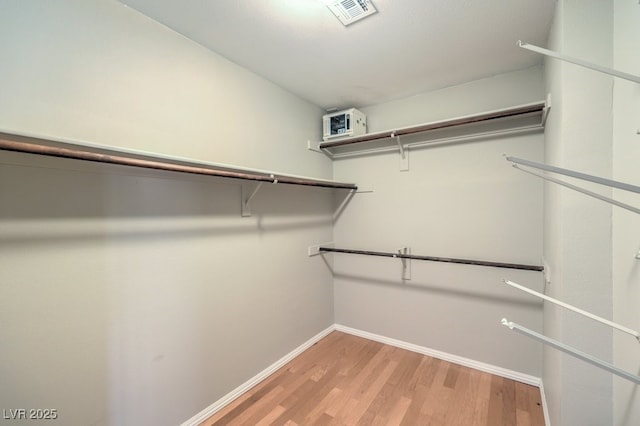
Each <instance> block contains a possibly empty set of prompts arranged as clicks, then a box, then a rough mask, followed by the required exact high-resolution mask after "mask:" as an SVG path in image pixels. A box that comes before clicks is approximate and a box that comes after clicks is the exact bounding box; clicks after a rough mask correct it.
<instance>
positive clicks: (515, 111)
mask: <svg viewBox="0 0 640 426" xmlns="http://www.w3.org/2000/svg"><path fill="white" fill-rule="evenodd" d="M545 108H546V104H545V102H537V103H534V104H529V105H522V106H518V107H513V108H507V109H502V110H497V111H492V112H487V113H482V114H476V115H468V116H465V117H458V118H453V119H450V120H443V121H436V122H433V123H427V124H421V125H417V126H411V127H404V128H400V129H396V130H386V131H383V132H376V133H369V134H366V135H363V136H356V137H352V138H349V139H343V140H339V141H333V142H321V143H320V148H323V149H325V148H335V147H338V146H343V145H350V144H354V143H361V142H368V141H373V140H379V139H386V138H393V137H398V136H406V135H411V134H415V133H422V132H427V131H429V130H437V129H444V128H447V127H455V126H462V125H465V124H474V123H481V122H485V121H492V120H498V119H501V118H509V117H515V116H519V115H525V114H531V113H536V112H543V111H544V110H545Z"/></svg>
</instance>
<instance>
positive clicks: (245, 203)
mask: <svg viewBox="0 0 640 426" xmlns="http://www.w3.org/2000/svg"><path fill="white" fill-rule="evenodd" d="M263 183H264V182H260V183H258V184H257V185H255V186H254V187H253V188H251V186H250V185H242V193H241V198H242V217H250V216H251V200H252V199H253V197H255V196H256V194H257V193H258V191H259V190H260V188H261V187H262V184H263Z"/></svg>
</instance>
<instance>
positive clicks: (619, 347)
mask: <svg viewBox="0 0 640 426" xmlns="http://www.w3.org/2000/svg"><path fill="white" fill-rule="evenodd" d="M613 17H614V20H613V30H614V32H613V42H614V44H613V65H614V67H615V68H616V69H619V70H623V71H626V72H629V73H633V74H634V75H640V57H638V55H637V50H638V46H640V26H638V22H640V5H638V4H637V3H634V2H627V1H618V0H617V1H615V2H614V13H613ZM613 89H614V91H613V178H614V179H616V180H620V181H623V182H632V183H635V184H636V185H637V184H638V182H640V168H639V167H638V159H640V143H639V142H640V135H638V134H637V133H636V132H637V131H638V130H640V119H639V117H638V111H640V85H639V84H635V83H632V82H629V81H625V80H621V79H614V81H613ZM613 196H614V197H615V198H616V199H617V200H620V201H623V202H626V203H629V204H632V205H636V206H637V205H640V197H638V195H637V194H632V193H628V192H625V191H618V190H616V191H614V192H613ZM639 219H640V218H638V215H636V214H633V213H631V212H627V211H625V210H622V209H616V208H614V210H613V247H612V248H613V264H612V265H613V316H614V320H615V321H617V322H619V323H621V324H625V325H628V326H629V327H632V328H634V329H636V330H638V329H640V309H638V306H639V305H640V261H639V260H638V259H636V258H635V256H634V254H635V253H638V251H639V250H640V241H638V236H639V235H640V220H639ZM613 360H614V363H615V364H616V365H617V366H619V367H620V368H623V369H625V370H626V371H629V372H632V373H635V374H640V345H638V342H637V341H635V340H634V339H633V338H632V337H630V336H628V335H626V334H622V333H616V334H614V337H613ZM613 410H614V424H616V425H636V424H640V395H639V394H638V386H637V385H634V384H633V383H630V382H628V381H626V380H622V379H618V378H614V379H613Z"/></svg>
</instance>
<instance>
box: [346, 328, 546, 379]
mask: <svg viewBox="0 0 640 426" xmlns="http://www.w3.org/2000/svg"><path fill="white" fill-rule="evenodd" d="M335 329H336V330H337V331H342V332H343V333H347V334H353V335H354V336H360V337H364V338H365V339H369V340H374V341H376V342H380V343H385V344H387V345H391V346H395V347H397V348H400V349H406V350H409V351H412V352H417V353H419V354H422V355H428V356H431V357H433V358H438V359H441V360H443V361H448V362H452V363H454V364H458V365H462V366H464V367H469V368H473V369H475V370H479V371H483V372H485V373H490V374H495V375H496V376H500V377H504V378H506V379H511V380H515V381H517V382H521V383H525V384H527V385H532V386H537V387H540V385H541V383H542V381H541V379H540V378H539V377H535V376H531V375H529V374H524V373H520V372H517V371H513V370H509V369H506V368H502V367H498V366H495V365H491V364H486V363H484V362H480V361H475V360H472V359H469V358H464V357H461V356H457V355H453V354H449V353H446V352H441V351H438V350H435V349H430V348H426V347H424V346H418V345H414V344H413V343H408V342H403V341H402V340H396V339H392V338H389V337H385V336H380V335H378V334H374V333H369V332H368V331H362V330H358V329H355V328H351V327H347V326H344V325H340V324H335Z"/></svg>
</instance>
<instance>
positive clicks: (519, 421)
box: [201, 332, 544, 426]
mask: <svg viewBox="0 0 640 426" xmlns="http://www.w3.org/2000/svg"><path fill="white" fill-rule="evenodd" d="M358 424H361V425H367V426H372V425H411V426H413V425H434V426H435V425H443V426H451V425H461V426H462V425H464V426H485V425H490V426H500V425H505V426H506V425H516V426H541V425H544V415H543V413H542V406H541V397H540V391H539V389H538V388H536V387H534V386H529V385H526V384H522V383H518V382H514V381H512V380H508V379H504V378H502V377H498V376H492V375H490V374H488V373H484V372H481V371H478V370H472V369H469V368H466V367H462V366H460V365H456V364H452V363H449V362H446V361H443V360H439V359H435V358H431V357H428V356H424V355H421V354H417V353H415V352H410V351H406V350H403V349H399V348H396V347H392V346H388V345H384V344H382V343H379V342H374V341H371V340H367V339H363V338H361V337H356V336H351V335H348V334H345V333H340V332H333V333H331V334H329V335H328V336H326V337H325V338H324V339H322V340H321V341H320V342H318V343H316V344H315V345H313V346H312V347H310V348H309V349H308V350H307V351H305V352H304V353H303V354H302V355H300V356H298V357H296V358H295V359H293V360H292V361H290V362H289V363H287V364H286V365H285V366H284V367H282V368H281V369H280V370H278V371H277V372H276V373H274V374H273V375H271V376H270V377H268V378H267V379H265V380H264V381H262V382H261V383H259V384H258V385H256V386H254V387H253V388H252V389H250V390H249V391H248V392H246V393H245V394H243V395H242V396H240V397H239V398H237V399H236V400H235V401H233V402H231V403H230V404H229V405H227V406H226V407H224V408H223V409H222V410H220V411H219V412H217V413H215V414H214V415H213V416H211V417H210V418H209V419H207V420H206V421H205V422H203V423H202V424H201V425H203V426H212V425H216V426H218V425H230V426H231V425H251V426H254V425H261V426H263V425H278V426H285V425H286V426H297V425H304V426H306V425H341V426H343V425H348V426H351V425H358Z"/></svg>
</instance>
